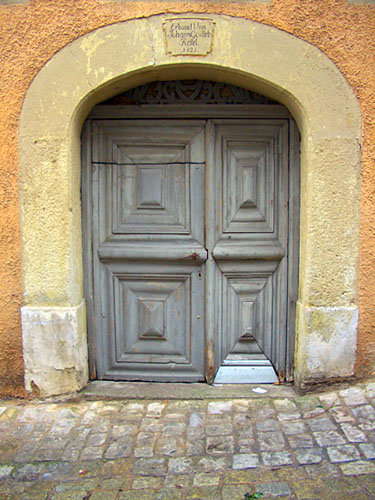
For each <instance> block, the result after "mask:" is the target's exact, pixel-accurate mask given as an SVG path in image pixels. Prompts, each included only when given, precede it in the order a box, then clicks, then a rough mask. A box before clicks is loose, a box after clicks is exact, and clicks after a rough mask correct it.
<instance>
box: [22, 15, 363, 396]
mask: <svg viewBox="0 0 375 500" xmlns="http://www.w3.org/2000/svg"><path fill="white" fill-rule="evenodd" d="M170 17H171V15H170V14H161V15H155V16H150V17H148V18H146V17H144V18H139V19H129V20H126V21H122V22H119V23H115V24H111V25H108V26H102V27H99V28H97V29H93V31H91V32H89V33H86V34H84V35H82V36H80V37H78V38H77V39H76V40H73V41H71V42H70V43H69V44H66V45H65V46H63V47H62V48H61V49H60V50H59V51H57V52H56V53H55V54H54V55H53V56H52V57H51V59H50V60H48V61H47V62H46V64H44V66H43V67H41V69H40V71H39V72H38V73H37V74H36V75H35V77H34V79H33V81H32V82H31V84H30V87H29V88H28V90H27V92H26V94H25V98H24V101H23V104H22V110H21V113H20V117H19V130H18V139H19V150H18V152H19V155H18V159H19V162H18V172H19V196H20V237H21V244H20V246H21V256H22V260H21V275H22V290H23V304H22V307H21V323H22V346H23V358H24V366H25V390H26V391H28V392H30V393H31V392H33V391H34V390H35V387H37V388H38V390H39V391H40V394H41V395H42V396H50V395H55V394H64V393H67V392H71V391H76V390H80V389H81V388H82V387H84V386H85V385H86V384H87V381H88V362H87V330H86V310H85V308H86V305H85V301H84V298H83V286H82V284H83V268H82V237H81V205H80V177H81V174H80V171H81V156H80V151H81V148H80V137H81V131H82V125H83V122H84V121H85V119H86V117H87V115H88V113H89V112H90V110H91V109H92V107H93V106H95V105H96V104H97V103H99V102H103V101H104V100H106V99H108V98H110V97H112V96H114V95H118V94H119V93H121V92H123V91H126V90H128V89H130V88H134V87H136V86H138V85H142V84H145V83H147V82H152V81H155V80H175V79H176V78H178V79H192V78H200V79H206V80H215V81H221V82H224V83H229V84H233V85H237V86H240V87H244V88H246V89H251V90H252V91H254V92H257V93H259V94H262V95H266V96H268V97H271V98H272V99H275V100H277V101H278V102H281V103H282V104H284V105H285V106H287V107H288V109H289V110H290V111H291V113H292V114H293V117H294V118H295V120H296V121H297V123H298V128H299V131H300V133H301V204H300V220H301V224H300V270H299V294H298V302H297V308H296V334H297V337H296V352H295V383H296V384H297V386H298V387H300V388H304V387H309V386H312V385H314V384H318V383H323V382H327V381H330V380H331V381H337V380H342V379H347V378H349V377H352V376H353V375H354V374H355V362H356V348H357V332H358V317H359V302H358V300H359V299H358V297H359V295H358V294H359V279H358V277H359V255H360V245H359V243H360V240H359V234H360V193H361V190H360V175H361V148H360V144H361V125H362V118H361V108H360V105H359V102H358V100H357V98H356V96H355V93H354V92H353V89H352V87H351V85H350V83H349V82H348V81H347V80H346V79H345V77H344V76H343V74H342V73H341V72H340V70H339V69H338V68H337V66H336V65H335V64H334V62H333V61H332V60H331V59H330V58H329V57H328V56H327V55H326V54H325V53H324V52H322V51H321V50H320V49H319V48H318V47H315V46H314V45H313V44H310V43H308V42H306V41H304V40H303V39H301V38H298V37H297V36H294V35H292V34H290V33H287V32H285V31H282V30H279V29H277V28H275V27H272V26H270V25H264V24H262V23H259V22H255V21H252V20H250V19H244V18H240V17H233V16H226V15H218V14H212V13H210V14H202V13H189V17H191V18H194V17H197V18H199V19H203V18H205V19H209V20H211V21H214V22H215V36H214V43H213V44H212V47H211V52H210V53H209V54H207V55H194V56H190V55H189V56H188V55H172V54H170V53H168V52H167V51H166V50H165V34H164V31H163V22H164V21H165V20H166V19H169V18H170ZM173 17H174V18H186V14H174V15H173ZM124 47H126V48H127V51H126V54H125V55H123V56H121V57H119V54H124ZM140 48H141V50H140Z"/></svg>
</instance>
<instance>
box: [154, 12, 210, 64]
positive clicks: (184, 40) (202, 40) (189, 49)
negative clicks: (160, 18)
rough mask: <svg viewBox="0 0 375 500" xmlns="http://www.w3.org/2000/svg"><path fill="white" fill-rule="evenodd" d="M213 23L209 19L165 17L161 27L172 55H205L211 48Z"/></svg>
mask: <svg viewBox="0 0 375 500" xmlns="http://www.w3.org/2000/svg"><path fill="white" fill-rule="evenodd" d="M214 26H215V23H214V21H212V20H211V19H198V18H192V19H181V18H179V19H167V20H165V21H164V22H163V29H164V33H165V37H166V41H167V52H168V53H170V54H171V55H172V56H179V55H196V56H198V55H200V56H205V55H206V54H208V53H209V52H211V50H212V42H213V34H214Z"/></svg>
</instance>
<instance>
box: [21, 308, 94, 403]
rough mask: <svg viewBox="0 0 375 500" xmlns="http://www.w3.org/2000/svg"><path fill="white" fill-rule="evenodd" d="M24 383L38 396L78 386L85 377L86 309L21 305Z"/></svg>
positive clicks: (86, 362)
mask: <svg viewBox="0 0 375 500" xmlns="http://www.w3.org/2000/svg"><path fill="white" fill-rule="evenodd" d="M21 318H22V329H23V344H24V345H23V356H24V362H25V387H26V390H27V391H31V392H35V391H36V392H37V393H38V394H40V395H41V396H51V395H54V394H61V393H64V392H71V391H76V390H79V389H81V388H82V387H83V386H84V385H85V384H87V380H88V358H87V341H86V335H85V330H86V309H85V306H84V304H83V303H81V304H80V305H79V306H77V307H22V309H21Z"/></svg>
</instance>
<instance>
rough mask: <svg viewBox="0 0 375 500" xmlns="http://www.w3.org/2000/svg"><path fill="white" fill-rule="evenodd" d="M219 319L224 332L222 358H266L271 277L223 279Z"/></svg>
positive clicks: (270, 310) (268, 350) (268, 340)
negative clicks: (259, 355) (224, 340)
mask: <svg viewBox="0 0 375 500" xmlns="http://www.w3.org/2000/svg"><path fill="white" fill-rule="evenodd" d="M223 306H224V311H223V318H224V328H225V331H226V332H227V335H226V345H225V346H223V347H224V354H225V356H224V359H231V358H233V357H236V358H241V357H244V358H245V359H249V358H251V355H254V354H259V353H264V354H265V355H266V356H267V357H269V356H270V349H271V343H270V338H269V337H270V336H271V334H272V277H267V276H264V277H249V276H246V275H244V276H240V277H237V276H234V277H233V276H225V277H224V287H223Z"/></svg>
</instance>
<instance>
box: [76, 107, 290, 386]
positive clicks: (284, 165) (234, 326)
mask: <svg viewBox="0 0 375 500" xmlns="http://www.w3.org/2000/svg"><path fill="white" fill-rule="evenodd" d="M218 111H220V113H217V114H218V115H219V117H214V116H213V117H211V118H205V119H202V118H200V117H198V118H194V117H193V118H180V119H179V118H177V117H173V118H169V119H163V118H155V117H149V118H147V119H141V118H138V117H134V118H133V119H118V118H116V117H111V116H110V114H109V116H106V119H101V118H95V117H94V118H91V119H90V120H88V121H87V122H86V125H85V129H84V134H83V139H84V140H83V180H82V194H83V208H84V210H83V213H84V216H83V226H84V260H85V293H86V299H87V308H88V328H89V348H90V370H91V376H92V377H94V378H99V379H112V380H147V381H176V382H179V381H180V382H192V381H204V380H207V381H208V382H212V381H213V380H214V377H215V374H216V373H217V371H218V369H219V368H220V367H222V368H223V367H233V366H237V367H239V369H240V371H241V370H242V371H241V376H242V377H243V376H245V379H246V373H247V372H246V369H247V368H251V370H252V371H253V372H254V370H255V371H256V372H257V373H258V371H259V367H261V366H266V365H267V364H268V365H269V366H271V368H272V370H273V369H274V370H275V371H276V372H277V373H278V375H279V377H280V378H281V379H282V380H284V379H285V378H287V379H291V377H292V357H293V330H294V306H295V297H296V293H297V284H296V276H297V269H298V223H297V219H298V217H297V215H298V168H296V167H298V158H297V156H298V155H297V151H298V148H297V142H298V138H297V136H298V132H297V130H296V127H295V124H294V122H293V120H291V119H290V118H288V117H285V118H272V117H267V118H251V117H250V118H242V117H236V118H223V116H228V113H227V112H226V111H224V110H223V109H220V110H218ZM211 113H212V112H211ZM239 116H241V115H239ZM293 212H294V213H293ZM243 370H245V372H243ZM257 370H258V371H257ZM228 373H229V372H228ZM244 373H245V375H244ZM249 373H250V372H249ZM259 373H262V372H261V371H260V372H259ZM264 373H265V372H264ZM225 377H226V375H225V373H224V380H223V381H224V382H225V381H226V380H225ZM230 377H232V378H233V371H232V372H230V374H229V378H230ZM260 377H262V376H260ZM258 379H259V375H258ZM220 381H222V380H221V379H220ZM228 381H232V382H235V381H236V380H228ZM241 381H245V380H242V379H241ZM249 381H252V379H251V377H250V378H249ZM257 381H258V382H261V381H262V380H257ZM264 381H266V380H264Z"/></svg>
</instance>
